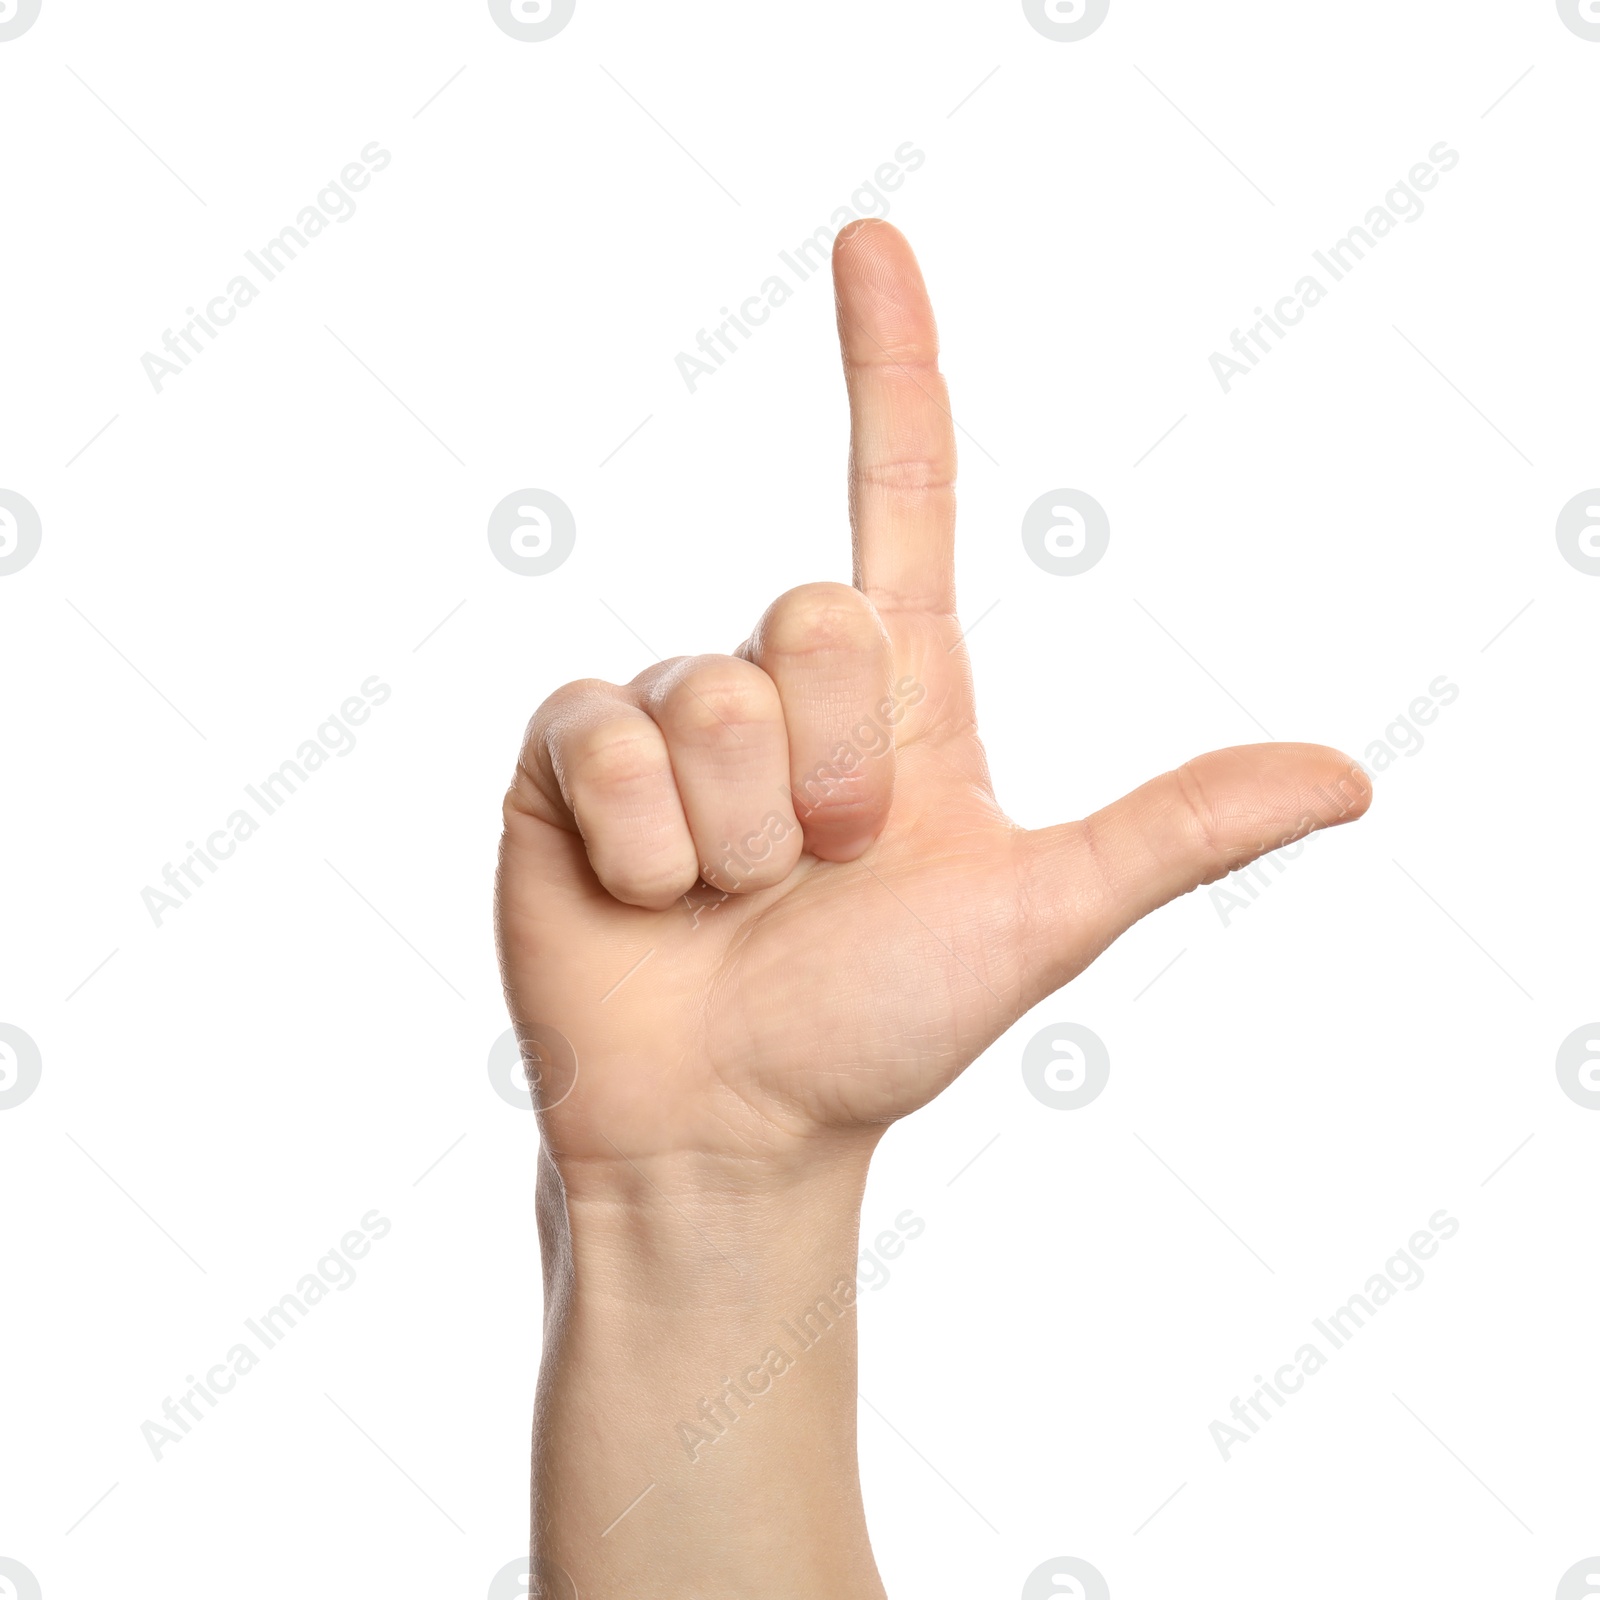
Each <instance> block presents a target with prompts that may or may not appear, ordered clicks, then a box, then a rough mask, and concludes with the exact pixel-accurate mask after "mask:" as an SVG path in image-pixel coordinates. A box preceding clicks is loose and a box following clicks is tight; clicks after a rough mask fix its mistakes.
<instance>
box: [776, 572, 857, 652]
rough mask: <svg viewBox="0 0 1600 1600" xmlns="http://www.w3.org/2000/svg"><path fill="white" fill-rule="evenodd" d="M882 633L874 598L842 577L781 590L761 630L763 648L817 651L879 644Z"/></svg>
mask: <svg viewBox="0 0 1600 1600" xmlns="http://www.w3.org/2000/svg"><path fill="white" fill-rule="evenodd" d="M882 636H883V630H882V625H881V624H880V623H879V621H878V618H877V614H876V613H875V612H874V611H873V609H872V602H871V601H870V600H868V599H867V597H866V596H865V595H864V594H862V593H861V591H860V590H859V589H852V588H851V587H850V586H849V585H848V584H843V583H807V584H802V585H801V586H800V587H799V588H798V589H791V590H789V592H788V593H787V594H784V595H780V596H779V597H778V598H777V599H776V600H774V601H773V603H772V604H771V605H770V606H769V607H768V608H767V614H766V615H765V616H764V617H763V618H762V619H761V625H760V628H759V631H758V639H759V642H760V648H761V652H762V653H763V654H765V653H766V652H768V651H771V652H773V653H776V654H778V655H808V654H812V653H814V652H824V651H844V650H863V649H873V648H876V646H877V645H878V643H879V641H880V640H881V638H882Z"/></svg>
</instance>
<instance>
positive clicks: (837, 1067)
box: [497, 221, 1371, 1600]
mask: <svg viewBox="0 0 1600 1600" xmlns="http://www.w3.org/2000/svg"><path fill="white" fill-rule="evenodd" d="M834 279H835V288H836V293H837V297H838V305H839V332H840V342H841V345H842V347H843V353H844V365H845V376H846V382H847V386H848V390H849V398H850V413H851V424H852V433H851V461H850V513H851V525H852V529H853V534H854V548H855V561H854V585H853V587H847V586H845V585H842V584H835V583H815V584H809V585H806V586H804V587H803V588H800V589H796V590H791V591H790V592H789V593H788V594H786V595H783V596H781V597H780V598H779V599H777V600H776V601H774V602H773V604H772V605H771V606H770V607H769V608H768V610H767V612H766V614H765V615H764V616H763V617H762V618H761V619H760V621H759V622H758V623H757V625H756V627H755V629H754V631H753V632H752V633H751V635H750V638H749V640H748V641H747V642H746V644H745V645H744V646H742V647H741V649H740V650H739V651H738V652H737V654H736V655H733V656H720V655H704V656H691V657H683V658H679V659H677V660H673V661H668V662H663V663H660V664H659V665H657V666H654V667H652V668H650V669H649V670H648V671H646V672H644V673H641V674H640V675H639V677H637V678H635V679H634V680H633V682H632V683H629V684H627V685H623V686H620V687H619V686H616V685H612V684H606V683H600V682H598V681H595V680H592V679H590V680H583V681H580V682H577V683H572V684H568V685H567V686H566V687H565V688H562V689H560V690H558V691H557V692H556V693H555V694H553V695H552V696H551V697H550V698H549V699H548V700H546V701H545V703H544V704H543V705H542V706H541V707H540V708H539V710H538V711H537V712H536V713H535V715H534V717H533V720H532V722H531V723H530V725H529V728H528V734H527V739H526V742H525V744H524V747H523V750H522V753H521V757H520V759H519V762H518V766H517V773H516V777H515V779H514V781H513V783H512V786H511V789H510V791H509V793H508V794H507V796H506V801H505V808H504V810H505V835H504V839H503V842H502V848H501V860H500V873H499V883H498V895H497V914H498V926H499V935H500V949H501V964H502V969H503V975H504V981H505V989H506V994H507V998H508V1002H509V1005H510V1010H511V1016H512V1020H513V1022H514V1023H515V1025H516V1026H517V1029H518V1032H519V1035H520V1036H521V1037H522V1038H523V1039H524V1050H525V1054H526V1055H527V1056H528V1058H529V1060H530V1063H531V1064H533V1065H535V1066H536V1067H537V1070H538V1072H539V1074H540V1078H541V1081H540V1083H539V1086H538V1091H537V1093H538V1098H539V1100H540V1101H541V1111H540V1124H541V1130H542V1137H543V1152H542V1155H541V1161H540V1184H539V1196H540V1202H539V1209H540V1228H541V1236H542V1239H543V1244H544V1260H545V1274H546V1325H545V1355H544V1366H543V1369H542V1371H541V1378H540V1398H539V1411H538V1417H537V1421H536V1427H535V1441H534V1489H533V1522H534V1548H535V1555H536V1560H535V1567H534V1570H535V1573H536V1574H538V1575H539V1576H538V1581H537V1582H536V1585H535V1592H536V1593H537V1592H541V1591H540V1589H539V1588H538V1582H542V1583H543V1585H544V1590H545V1591H547V1592H548V1593H550V1594H553V1595H560V1596H562V1597H563V1600H565V1597H566V1596H568V1595H569V1594H578V1595H582V1596H583V1597H584V1600H591V1597H610V1596H615V1597H618V1600H621V1597H623V1596H633V1595H649V1596H651V1597H652V1600H679V1597H682V1600H689V1597H690V1596H694V1597H697V1600H723V1597H727V1600H733V1597H735V1596H739V1597H744V1596H751V1595H760V1596H762V1597H764V1600H790V1597H793V1600H799V1597H802V1596H805V1597H821V1596H829V1597H837V1600H856V1597H862V1600H866V1597H874V1596H881V1595H882V1594H883V1589H882V1585H881V1583H880V1582H879V1579H878V1576H877V1571H876V1568H875V1566H874V1564H873V1560H872V1555H871V1550H870V1546H869V1544H868V1541H867V1535H866V1526H865V1519H864V1515H863V1513H862V1509H861V1500H860V1491H859V1486H858V1481H857V1473H856V1457H855V1328H854V1316H853V1310H852V1304H853V1282H854V1270H855V1268H854V1263H855V1257H856V1229H857V1218H858V1214H859V1207H860V1197H861V1192H862V1186H863V1184H864V1182H865V1175H866V1168H867V1163H868V1160H869V1159H870V1156H871V1153H872V1150H873V1148H874V1146H875V1145H876V1143H877V1140H878V1139H879V1137H880V1136H881V1134H882V1132H883V1130H884V1129H885V1128H886V1127H887V1126H888V1125H889V1124H890V1123H891V1122H893V1121H895V1120H896V1119H897V1118H899V1117H902V1116H905V1115H906V1114H907V1113H909V1112H911V1111H914V1110H916V1109H917V1108H918V1107H919V1106H921V1105H924V1104H926V1102H927V1101H929V1100H931V1099H932V1098H933V1097H934V1096H935V1095H936V1094H938V1093H939V1091H940V1090H941V1089H943V1088H944V1087H945V1086H946V1085H947V1084H948V1083H950V1082H951V1080H952V1079H954V1078H955V1077H956V1076H957V1075H958V1074H959V1073H960V1072H961V1071H962V1070H963V1069H964V1068H965V1067H966V1066H967V1065H968V1064H969V1063H970V1062H972V1061H973V1060H974V1059H975V1058H976V1057H977V1056H978V1055H979V1054H980V1053H981V1052H982V1051H983V1050H984V1049H985V1048H986V1047H987V1046H988V1045H990V1044H991V1043H993V1041H994V1040H995V1039H996V1038H998V1037H999V1035H1000V1034H1001V1033H1002V1032H1004V1031H1005V1029H1006V1028H1008V1027H1009V1026H1010V1025H1011V1024H1012V1023H1013V1022H1015V1021H1016V1019H1017V1018H1018V1017H1020V1016H1021V1015H1022V1014H1023V1013H1024V1012H1026V1011H1027V1010H1028V1009H1029V1008H1030V1007H1032V1006H1034V1005H1036V1004H1037V1003H1038V1002H1039V1001H1041V1000H1043V999H1044V998H1045V997H1046V996H1048V995H1049V994H1051V993H1052V992H1054V991H1055V990H1056V989H1058V988H1060V987H1061V986H1062V985H1063V984H1065V983H1067V982H1068V981H1070V980H1071V979H1072V978H1073V977H1075V976H1076V975H1077V974H1078V973H1079V972H1081V971H1082V970H1083V969H1084V968H1085V967H1086V966H1087V965H1088V964H1089V963H1090V962H1091V961H1093V960H1094V958H1095V957H1096V956H1097V955H1099V954H1100V952H1101V951H1102V950H1104V949H1105V948H1106V946H1107V945H1109V944H1110V943H1111V942H1112V940H1114V939H1115V938H1117V936H1118V935H1119V934H1121V933H1122V932H1123V931H1124V930H1125V929H1127V928H1128V927H1130V926H1131V925H1132V924H1133V923H1134V922H1136V921H1138V920H1139V919H1140V918H1141V917H1143V916H1145V915H1146V914H1147V913H1148V912H1150V911H1153V910H1155V909H1156V908H1157V907H1158V906H1161V905H1163V904H1165V903H1166V902H1167V901H1168V900H1171V899H1173V898H1174V897H1175V896H1177V895H1180V894H1184V893H1187V892H1188V891H1190V890H1192V889H1194V888H1195V887H1197V886H1198V885H1200V884H1203V883H1207V882H1211V881H1214V880H1215V879H1217V878H1218V877H1221V876H1223V875H1224V874H1226V873H1228V872H1230V871H1232V870H1234V869H1235V868H1237V867H1239V866H1241V865H1243V864H1244V863H1246V862H1248V861H1251V860H1253V859H1255V857H1257V856H1258V855H1261V854H1262V853H1264V852H1265V851H1268V850H1272V849H1276V848H1278V847H1279V846H1280V845H1282V844H1284V843H1287V842H1288V841H1290V840H1291V839H1294V838H1297V837H1299V836H1301V835H1303V834H1304V833H1306V832H1309V831H1311V830H1312V829H1314V828H1319V827H1326V826H1331V825H1333V824H1336V823H1339V822H1344V821H1349V820H1352V819H1353V818H1355V817H1357V816H1359V815H1361V813H1362V812H1363V811H1365V809H1366V807H1367V804H1368V801H1369V799H1370V793H1371V791H1370V786H1369V785H1368V783H1367V780H1366V778H1365V776H1364V775H1363V774H1362V773H1361V771H1360V769H1359V768H1357V767H1355V766H1354V764H1353V763H1352V762H1351V761H1350V760H1349V758H1348V757H1346V756H1343V755H1341V754H1339V753H1338V752H1337V751H1335V750H1330V749H1327V748H1325V747H1323V746H1319V745H1306V744H1267V745H1249V746H1243V747H1239V748H1235V749H1231V750H1222V751H1216V752H1213V753H1212V754H1210V755H1204V756H1200V757H1198V758H1197V759H1195V760H1193V761H1190V762H1188V763H1186V764H1185V765H1184V766H1183V767H1181V768H1179V769H1178V770H1177V771H1175V772H1170V773H1167V774H1166V775H1165V776H1163V777H1159V778H1156V779H1154V780H1152V781H1151V782H1150V783H1147V784H1145V785H1144V786H1142V787H1141V788H1139V789H1137V790H1135V791H1134V792H1133V793H1132V794H1129V795H1127V796H1125V797H1124V798H1123V799H1121V800H1119V801H1117V802H1115V803H1114V804H1112V805H1109V806H1107V807H1106V808H1105V809H1104V810H1101V811H1097V812H1095V813H1094V814H1093V815H1092V816H1090V817H1087V818H1085V819H1083V820H1081V821H1072V822H1064V823H1062V824H1061V825H1059V826H1056V827H1051V828H1044V829H1039V830H1026V829H1022V828H1019V827H1017V826H1016V824H1014V823H1013V822H1011V821H1009V820H1008V819H1007V817H1006V816H1005V814H1004V813H1003V812H1002V811H1001V809H1000V807H999V805H998V803H997V801H996V800H995V797H994V793H993V790H992V788H991V785H990V781H989V771H988V764H987V761H986V759H985V756H984V751H983V746H982V744H981V743H980V741H979V738H978V731H977V721H976V712H975V707H974V702H973V692H972V680H971V673H970V670H969V667H968V662H967V652H966V648H965V646H964V644H963V642H962V637H961V628H960V624H959V622H958V621H957V618H956V602H955V593H954V579H953V569H954V536H955V494H954V479H955V439H954V431H953V425H952V422H951V418H950V414H949V411H948V402H947V400H946V397H945V388H944V382H943V379H942V378H941V377H940V376H939V372H938V368H937V341H936V336H935V332H934V324H933V317H932V312H931V310H930V308H929V305H928V301H927V296H926V293H925V291H924V288H923V284H922V278H921V274H920V272H919V271H918V268H917V265H916V262H915V260H914V258H913V256H912V254H911V251H910V248H909V246H908V245H907V244H906V242H905V240H904V239H903V238H902V237H901V235H900V234H899V232H898V231H897V230H896V229H894V228H892V227H891V226H889V225H888V224H887V223H883V222H876V221H869V222H863V223H856V224H852V225H851V227H849V228H847V229H846V230H845V231H844V232H843V233H842V234H841V235H840V236H839V238H838V240H837V241H836V244H835V248H834ZM1041 698H1043V697H1041ZM1039 736H1040V737H1041V738H1045V739H1049V738H1052V737H1053V736H1054V730H1053V729H1052V728H1051V727H1050V726H1049V725H1048V721H1047V720H1046V723H1045V725H1044V726H1041V727H1040V729H1039ZM552 1029H554V1030H558V1033H559V1035H560V1036H561V1038H560V1039H558V1038H556V1037H555V1035H553V1034H552V1033H551V1031H550V1030H552ZM563 1039H564V1041H565V1043H563V1042H562V1040H563ZM569 1047H570V1049H569ZM574 1059H575V1063H576V1071H575V1073H574ZM819 1297H820V1298H822V1299H823V1300H825V1301H826V1302H827V1303H828V1304H831V1305H832V1306H833V1307H834V1308H835V1310H837V1311H839V1312H840V1315H838V1316H837V1317H834V1316H831V1315H829V1314H827V1313H823V1314H821V1317H820V1320H819V1321H818V1323H817V1326H818V1327H820V1326H821V1321H826V1322H827V1324H828V1327H827V1331H826V1333H825V1334H820V1335H819V1336H818V1337H816V1338H814V1339H811V1338H809V1334H810V1333H811V1332H812V1331H813V1330H812V1325H804V1326H802V1327H800V1329H799V1331H800V1334H801V1336H802V1337H803V1338H807V1339H808V1342H807V1343H806V1344H805V1346H804V1347H803V1348H801V1347H800V1346H799V1344H798V1342H797V1340H796V1339H794V1338H793V1337H790V1336H788V1335H785V1334H782V1333H780V1332H778V1331H777V1330H778V1327H779V1324H780V1323H781V1322H782V1321H783V1320H785V1319H787V1321H788V1323H789V1327H790V1328H791V1330H793V1329H795V1328H796V1326H797V1325H796V1323H795V1320H794V1318H795V1313H796V1310H797V1308H800V1307H804V1306H810V1305H815V1304H816V1302H817V1301H818V1300H819ZM774 1348H777V1349H779V1350H780V1351H781V1352H782V1353H783V1355H785V1356H786V1357H793V1358H794V1359H793V1360H792V1361H791V1363H790V1365H789V1366H788V1367H787V1368H786V1369H785V1370H784V1371H783V1372H782V1373H781V1375H777V1376H774V1375H773V1372H772V1369H773V1367H775V1366H776V1365H777V1364H778V1363H776V1362H773V1361H771V1360H770V1359H769V1360H768V1363H767V1365H766V1366H765V1367H763V1366H762V1361H763V1358H764V1356H767V1354H768V1352H769V1351H771V1350H773V1349H774ZM741 1374H744V1375H745V1378H744V1381H742V1382H734V1381H733V1380H735V1379H739V1378H740V1376H741ZM763 1376H764V1377H765V1383H764V1385H763V1381H762V1380H763ZM730 1384H731V1387H730ZM718 1396H721V1397H722V1399H721V1400H720V1401H719V1400H718ZM707 1402H709V1404H707ZM708 1413H709V1414H708ZM697 1435H698V1436H703V1437H697ZM647 1485H650V1486H651V1487H649V1488H647V1487H646V1486H647ZM641 1491H642V1492H643V1498H642V1499H639V1500H638V1501H637V1503H636V1504H633V1505H632V1508H631V1509H626V1510H625V1508H628V1507H629V1506H630V1502H634V1501H635V1497H636V1496H639V1495H640V1494H641ZM619 1514H621V1515H620V1520H616V1521H615V1522H614V1519H618V1518H619ZM613 1523H614V1525H613Z"/></svg>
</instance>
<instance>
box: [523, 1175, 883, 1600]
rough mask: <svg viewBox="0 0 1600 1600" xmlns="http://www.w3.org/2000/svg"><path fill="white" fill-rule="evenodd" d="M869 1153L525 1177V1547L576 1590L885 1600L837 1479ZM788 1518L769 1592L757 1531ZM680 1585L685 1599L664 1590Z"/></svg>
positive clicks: (765, 1541)
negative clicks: (532, 1421) (534, 1235)
mask: <svg viewBox="0 0 1600 1600" xmlns="http://www.w3.org/2000/svg"><path fill="white" fill-rule="evenodd" d="M868 1153H869V1151H868V1150H867V1149H866V1148H865V1147H864V1146H859V1145H858V1146H855V1147H854V1148H853V1150H852V1151H851V1152H850V1153H849V1154H848V1155H847V1154H846V1153H845V1152H844V1151H835V1152H833V1153H832V1154H831V1155H830V1156H829V1158H828V1159H817V1160H815V1161H813V1162H812V1163H811V1164H809V1165H808V1166H806V1167H805V1168H804V1169H802V1168H800V1167H799V1166H798V1165H796V1166H793V1167H790V1168H786V1169H782V1170H779V1169H776V1168H774V1167H773V1166H772V1164H770V1163H768V1164H762V1165H761V1166H760V1167H759V1168H757V1167H742V1166H731V1165H728V1164H726V1163H718V1164H715V1165H711V1164H707V1163H705V1162H702V1161H695V1162H685V1161H681V1160H673V1161H670V1162H669V1161H662V1160H659V1159H658V1160H652V1161H641V1162H638V1163H634V1164H622V1168H621V1171H607V1172H605V1173H598V1172H596V1171H594V1170H583V1171H579V1172H574V1171H573V1170H572V1166H571V1164H570V1163H569V1164H567V1166H566V1167H565V1169H558V1167H557V1165H556V1164H555V1162H554V1161H553V1160H551V1158H550V1157H549V1156H548V1155H546V1156H545V1157H544V1158H542V1159H541V1162H540V1181H539V1189H540V1232H541V1236H542V1241H543V1246H544V1265H545V1277H546V1295H545V1308H546V1310H545V1349H544V1363H543V1370H542V1372H541V1378H540V1402H539V1412H540V1417H539V1424H538V1426H539V1431H540V1436H541V1437H542V1438H545V1439H546V1440H547V1441H548V1447H547V1450H546V1451H545V1452H544V1454H543V1455H542V1456H541V1460H540V1465H539V1467H538V1469H537V1470H536V1476H535V1496H534V1507H533V1511H534V1522H535V1541H536V1547H537V1548H538V1549H539V1550H540V1551H541V1552H542V1553H543V1554H544V1555H545V1556H546V1557H547V1558H548V1559H551V1560H554V1561H556V1562H557V1563H559V1565H560V1566H561V1567H562V1569H563V1570H565V1571H566V1572H567V1573H569V1574H570V1575H571V1577H572V1579H573V1581H574V1582H575V1583H577V1585H578V1588H579V1591H580V1592H582V1593H588V1592H590V1590H591V1589H594V1588H597V1589H598V1592H602V1593H606V1592H611V1590H609V1589H607V1588H606V1587H605V1585H606V1584H608V1583H609V1584H611V1585H612V1586H613V1588H615V1590H616V1592H619V1593H620V1592H625V1589H626V1583H628V1582H642V1581H643V1580H644V1577H645V1575H649V1577H650V1579H651V1581H652V1582H653V1583H654V1585H655V1587H654V1588H652V1589H651V1591H650V1592H651V1593H652V1594H656V1595H658V1596H660V1597H661V1600H667V1597H669V1596H670V1597H671V1600H677V1597H678V1596H679V1595H680V1594H681V1595H683V1596H688V1595H691V1594H693V1595H695V1596H696V1597H697V1600H712V1597H715V1600H722V1597H724V1596H727V1597H730V1600H731V1597H732V1596H736V1595H737V1596H742V1595H747V1594H750V1593H753V1592H761V1593H763V1594H764V1595H767V1596H770V1597H771V1600H780V1597H782V1600H787V1597H789V1596H791V1595H792V1596H795V1597H796V1600H798V1597H801V1596H807V1597H809V1596H812V1595H815V1594H819V1593H827V1594H830V1595H836V1596H839V1597H840V1600H855V1597H857V1596H861V1597H878V1596H881V1594H882V1589H881V1586H879V1584H878V1580H877V1576H876V1572H875V1569H874V1567H873V1564H872V1559H871V1551H870V1547H869V1545H868V1542H867V1535H866V1526H865V1519H864V1516H863V1515H862V1512H861V1506H860V1497H859V1485H858V1481H857V1475H856V1460H855V1419H856V1292H857V1291H856V1270H857V1257H858V1249H859V1244H858V1235H859V1221H860V1209H861V1196H862V1189H863V1187H864V1184H865V1178H866V1167H867V1155H868ZM596 1439H597V1440H598V1441H600V1447H599V1448H598V1449H595V1448H593V1447H592V1446H591V1445H590V1444H589V1443H588V1441H590V1440H596ZM636 1497H637V1498H636ZM613 1518H615V1519H617V1521H616V1524H615V1526H611V1523H612V1519H613ZM796 1519H798V1520H799V1522H800V1523H801V1524H802V1525H804V1526H806V1527H809V1528H811V1529H813V1530H814V1532H815V1535H816V1536H815V1538H814V1539H813V1540H812V1541H811V1542H810V1544H809V1546H808V1553H807V1556H806V1559H805V1560H804V1561H803V1562H801V1563H799V1564H798V1565H797V1566H796V1568H795V1570H792V1571H789V1572H786V1573H784V1574H783V1575H781V1576H775V1575H774V1571H773V1559H774V1545H773V1538H774V1530H775V1529H777V1528H779V1527H782V1526H785V1525H787V1524H790V1523H794V1522H795V1521H796ZM680 1571H681V1572H683V1573H685V1574H691V1573H692V1574H693V1582H689V1581H688V1580H687V1578H686V1579H685V1581H684V1582H683V1584H682V1586H681V1587H673V1586H671V1585H670V1584H669V1583H668V1582H667V1581H666V1578H665V1575H666V1574H668V1573H677V1572H680Z"/></svg>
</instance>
